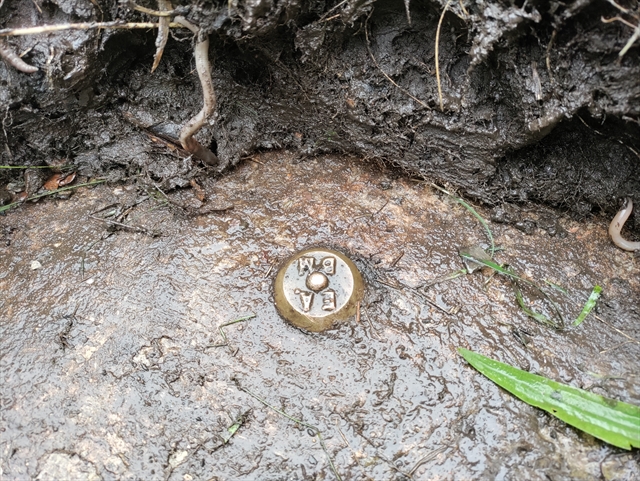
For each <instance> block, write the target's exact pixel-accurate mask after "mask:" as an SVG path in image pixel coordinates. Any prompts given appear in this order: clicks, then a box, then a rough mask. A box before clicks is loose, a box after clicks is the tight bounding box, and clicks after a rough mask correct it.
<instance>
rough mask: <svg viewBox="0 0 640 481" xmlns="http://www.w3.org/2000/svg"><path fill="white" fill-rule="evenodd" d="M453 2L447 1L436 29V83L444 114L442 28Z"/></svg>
mask: <svg viewBox="0 0 640 481" xmlns="http://www.w3.org/2000/svg"><path fill="white" fill-rule="evenodd" d="M450 3H451V0H447V4H446V5H445V6H444V8H443V9H442V14H441V15H440V20H439V21H438V28H437V29H436V81H437V82H438V100H439V101H440V111H441V112H444V105H443V103H442V86H441V85H440V57H439V53H440V49H439V47H440V27H441V26H442V20H444V14H445V13H446V12H447V9H448V8H449V4H450Z"/></svg>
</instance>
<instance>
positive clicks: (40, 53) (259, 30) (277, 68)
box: [0, 0, 640, 234]
mask: <svg viewBox="0 0 640 481" xmlns="http://www.w3.org/2000/svg"><path fill="white" fill-rule="evenodd" d="M140 4H141V5H144V6H146V7H150V8H157V3H156V2H155V1H143V2H140ZM173 5H174V6H176V7H179V8H181V9H182V10H180V13H182V14H184V15H185V16H186V17H187V18H188V19H189V20H190V21H192V22H193V23H194V24H196V25H199V26H201V28H202V29H203V30H204V31H206V32H208V33H209V34H210V37H211V46H210V57H211V59H212V61H213V64H214V68H213V71H212V76H213V82H214V86H215V90H216V92H217V97H218V103H217V107H216V113H215V115H214V118H213V119H212V120H211V122H210V124H209V125H208V126H206V127H205V128H204V129H203V131H201V132H200V133H199V134H198V136H197V138H198V139H199V140H200V142H201V143H202V144H203V145H205V146H208V147H209V148H210V149H211V150H212V151H213V152H215V153H216V154H217V155H218V157H219V159H220V164H219V166H218V170H220V171H221V170H224V169H225V168H227V167H228V166H230V165H234V164H236V163H237V162H238V160H239V159H240V158H241V157H243V156H246V155H250V154H252V153H253V152H255V151H256V150H264V149H273V148H282V147H288V148H294V149H297V151H298V153H299V155H300V156H311V155H316V154H319V153H326V152H343V153H345V152H346V153H352V154H357V155H359V156H364V157H366V158H371V159H381V160H384V161H386V162H390V163H393V164H396V165H399V166H401V167H402V168H403V169H404V170H405V171H407V172H408V173H410V174H411V175H414V176H421V177H425V178H429V179H432V180H437V181H439V182H446V183H450V184H453V185H455V186H456V187H458V188H459V189H461V191H463V192H466V194H467V195H469V196H471V197H474V198H476V199H478V200H481V201H483V202H486V203H489V204H492V205H496V204H499V203H501V202H513V203H520V204H524V205H526V204H528V203H529V202H531V201H534V202H539V203H545V204H548V205H552V206H556V207H560V208H562V209H564V210H569V211H572V212H573V213H575V214H576V215H578V216H581V217H584V216H587V215H589V214H590V213H592V212H600V211H604V212H607V213H608V214H612V213H613V212H615V210H617V208H618V206H619V202H620V198H622V197H632V198H634V199H635V200H636V203H637V204H640V157H639V154H638V153H639V152H640V125H639V121H640V101H639V99H640V80H638V79H640V49H639V48H638V42H635V44H631V46H630V48H628V49H627V50H626V52H625V55H624V56H623V57H620V56H619V53H620V52H621V51H622V50H623V49H624V48H625V45H626V44H627V42H628V40H629V39H630V38H631V36H632V33H633V28H632V26H633V25H635V24H637V23H639V22H640V17H639V16H638V3H637V2H636V1H635V0H633V1H627V2H626V3H624V4H621V8H623V9H624V10H625V12H623V11H622V10H620V8H617V7H615V6H614V5H612V4H611V3H608V2H606V1H605V0H584V1H579V2H574V3H571V4H564V3H560V2H554V1H551V2H549V1H533V2H524V3H523V4H521V3H518V2H516V3H509V2H497V1H479V2H450V3H448V7H447V8H448V11H447V13H445V14H444V16H443V17H442V24H441V31H440V36H439V67H440V74H441V88H442V111H441V109H440V101H439V96H438V86H437V81H436V72H435V67H436V62H435V46H436V37H437V36H436V32H437V27H438V22H439V20H440V18H441V13H442V11H443V8H444V6H445V2H444V1H439V2H436V1H433V2H410V1H409V0H406V1H405V2H402V1H400V0H398V1H377V2H374V1H370V0H349V1H342V2H338V1H337V0H335V1H330V2H324V1H308V2H301V1H299V0H286V1H281V2H277V3H276V2H271V1H268V0H252V1H231V2H227V1H213V2H212V1H197V2H196V1H191V2H187V1H182V2H173ZM615 17H619V18H621V19H622V20H624V22H626V24H625V23H624V22H622V21H613V22H609V23H605V22H604V21H603V19H605V20H606V19H610V18H615ZM114 19H123V20H126V21H156V20H155V17H153V16H148V15H145V14H142V13H139V12H135V11H133V10H132V8H130V6H129V7H127V5H126V2H125V3H117V2H115V1H109V0H101V1H89V0H86V1H85V0H55V1H50V2H38V1H36V2H22V1H16V0H6V1H4V2H2V6H1V7H0V27H7V28H8V27H24V26H31V25H43V24H54V23H63V22H78V21H111V20H114ZM630 25H631V26H630ZM192 37H193V36H192V34H191V33H190V32H188V31H187V30H184V29H182V30H181V29H174V30H173V33H172V37H171V38H170V39H169V42H168V45H167V47H166V51H165V53H164V58H163V59H162V61H161V63H160V67H159V68H158V70H157V71H156V72H154V73H153V74H151V73H150V69H151V64H152V61H153V53H154V50H155V46H154V41H155V31H150V30H148V31H140V30H124V31H123V30H74V31H65V32H58V33H55V34H47V35H29V36H23V37H13V36H9V37H6V38H5V39H4V40H3V42H4V43H5V44H6V47H7V48H9V49H12V50H13V51H15V52H18V53H24V52H26V54H25V55H24V60H25V61H27V62H29V63H30V64H32V65H34V66H37V67H38V68H39V69H40V70H39V72H37V73H33V74H26V73H21V72H18V71H16V70H15V69H13V68H11V67H8V66H7V65H6V63H4V62H0V79H1V80H0V105H1V106H2V110H3V112H2V119H3V120H2V125H3V133H2V135H1V136H0V137H2V142H3V143H4V144H5V145H4V147H3V148H2V149H0V150H1V152H0V155H2V164H43V163H44V162H47V161H49V160H50V159H59V158H65V159H68V160H69V161H71V162H73V163H74V164H75V165H77V166H78V167H80V168H81V169H82V171H83V173H85V174H88V175H98V174H99V175H105V174H107V175H109V176H110V178H112V179H122V178H124V177H127V176H129V175H133V174H136V173H138V172H140V171H145V172H149V173H150V174H151V175H152V176H153V177H154V178H156V179H161V178H168V177H171V178H172V179H173V180H172V182H173V184H174V185H180V184H185V183H186V182H187V181H188V178H186V176H185V175H182V176H176V175H175V172H176V171H180V170H181V169H180V162H176V160H175V158H172V157H171V156H168V155H164V154H160V155H158V153H157V152H156V151H155V148H154V145H153V143H151V142H149V139H148V137H147V136H146V135H144V133H143V132H142V131H141V128H140V126H141V125H142V126H147V127H152V128H153V130H154V131H156V132H160V133H164V134H169V135H171V134H173V135H175V134H176V132H178V131H179V129H180V126H182V125H183V124H184V123H185V122H186V121H187V120H188V119H189V118H191V117H192V116H193V115H194V114H195V113H196V112H198V111H199V110H200V108H201V106H202V98H201V89H200V85H199V83H198V79H197V76H196V75H195V73H194V71H193V70H194V68H193V66H194V61H193V56H192V51H193V42H192ZM3 175H4V177H5V179H6V176H7V175H8V174H6V173H5V174H3ZM629 227H630V228H631V229H633V230H635V232H636V234H637V232H638V230H639V229H640V214H638V213H637V212H636V213H634V215H633V216H632V219H631V220H630V221H629Z"/></svg>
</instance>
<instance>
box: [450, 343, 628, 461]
mask: <svg viewBox="0 0 640 481" xmlns="http://www.w3.org/2000/svg"><path fill="white" fill-rule="evenodd" d="M458 352H459V353H460V355H461V356H462V357H464V358H465V359H466V360H467V362H468V363H469V364H471V365H472V366H473V367H475V368H476V369H477V370H478V371H480V373H482V374H484V375H485V376H487V377H488V378H489V379H491V380H492V381H493V382H495V383H496V384H497V385H498V386H500V387H502V388H504V389H506V390H507V391H509V392H510V393H511V394H513V395H515V396H516V397H518V398H520V399H522V400H523V401H524V402H526V403H528V404H531V405H532V406H535V407H538V408H540V409H544V410H545V411H547V412H549V413H551V414H553V415H554V416H556V417H557V418H559V419H561V420H563V421H564V422H566V423H567V424H570V425H571V426H573V427H575V428H578V429H581V430H582V431H584V432H586V433H588V434H590V435H592V436H594V437H596V438H598V439H601V440H603V441H605V442H607V443H609V444H613V445H614V446H617V447H619V448H623V449H631V448H632V447H636V448H639V447H640V407H638V406H634V405H633V404H627V403H625V402H622V401H617V400H615V399H610V398H606V397H603V396H599V395H597V394H594V393H591V392H588V391H583V390H582V389H577V388H575V387H571V386H567V385H566V384H560V383H558V382H555V381H552V380H551V379H547V378H546V377H542V376H538V375H536V374H531V373H529V372H526V371H522V370H520V369H517V368H515V367H513V366H509V365H508V364H504V363H502V362H499V361H495V360H493V359H490V358H488V357H485V356H483V355H482V354H478V353H475V352H473V351H469V350H468V349H464V348H458Z"/></svg>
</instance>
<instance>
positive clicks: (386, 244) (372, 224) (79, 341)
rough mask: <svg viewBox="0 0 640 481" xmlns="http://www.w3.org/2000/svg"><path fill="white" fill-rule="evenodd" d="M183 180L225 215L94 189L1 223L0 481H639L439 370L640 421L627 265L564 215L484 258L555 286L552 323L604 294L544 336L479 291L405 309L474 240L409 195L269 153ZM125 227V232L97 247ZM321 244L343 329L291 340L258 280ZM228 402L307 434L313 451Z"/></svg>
mask: <svg viewBox="0 0 640 481" xmlns="http://www.w3.org/2000/svg"><path fill="white" fill-rule="evenodd" d="M318 178H322V179H323V182H317V181H315V180H316V179H318ZM199 182H200V183H201V187H202V190H203V191H204V192H205V193H206V194H207V196H208V197H209V199H210V200H209V202H210V203H211V205H218V206H229V205H232V206H233V207H234V208H233V209H232V210H228V211H226V212H222V213H219V214H212V215H207V216H198V217H186V216H185V215H184V213H183V212H182V211H181V210H180V209H177V208H176V207H175V205H174V204H168V203H167V202H166V198H164V197H163V196H161V195H157V192H156V195H153V193H154V191H153V190H152V189H150V190H148V191H142V190H138V189H137V188H136V186H135V185H125V186H118V187H115V188H114V187H113V186H105V185H102V186H98V187H97V188H93V189H80V190H79V191H78V192H77V193H76V194H75V195H74V196H73V197H72V198H71V199H69V200H49V201H47V202H40V203H37V204H33V203H27V204H25V205H24V206H22V207H21V209H16V210H13V211H10V212H9V213H8V214H7V215H6V216H3V217H0V241H1V243H0V290H1V292H2V296H0V320H1V322H0V352H2V357H1V358H0V404H1V408H2V428H1V433H0V434H1V440H2V451H1V452H0V475H1V476H2V478H3V479H16V480H23V479H41V480H52V479H83V480H85V479H96V480H97V479H102V480H105V481H106V480H122V479H149V480H176V481H177V480H192V479H203V480H216V479H219V480H229V479H246V480H273V481H275V480H283V479H288V480H291V479H295V480H321V479H326V480H329V479H338V478H337V477H336V475H335V473H334V472H333V470H332V469H331V466H330V464H329V460H330V459H331V461H332V462H333V464H334V466H335V472H337V473H338V475H339V476H340V477H341V478H342V479H343V480H372V479H373V480H380V481H383V480H384V481H387V480H397V481H401V480H402V481H406V480H408V479H413V480H415V481H422V480H425V481H426V480H433V479H442V480H462V479H504V480H516V479H528V480H540V481H542V480H548V479H553V480H558V481H561V480H593V479H604V480H607V481H613V480H620V481H622V480H631V479H637V478H638V476H639V475H640V467H639V461H640V460H639V459H638V451H637V450H635V451H633V452H626V451H623V450H621V449H617V448H613V447H611V446H608V445H606V444H603V443H602V442H600V441H597V440H595V439H593V438H591V437H590V436H587V435H585V434H583V433H580V432H579V431H577V430H574V429H572V428H569V427H568V426H567V425H565V424H564V423H562V422H560V421H558V420H557V419H555V418H553V417H551V416H549V415H547V414H546V413H544V412H542V411H539V410H537V409H534V408H532V407H530V406H528V405H526V404H524V403H523V402H521V401H519V400H517V399H516V398H514V397H512V396H510V395H508V394H506V393H505V392H504V391H502V390H501V389H499V388H498V387H497V386H495V385H494V384H493V383H491V382H490V381H488V380H487V379H486V378H484V377H483V376H481V375H480V374H478V373H477V372H476V371H474V370H473V369H472V368H471V367H470V366H468V365H467V364H466V362H465V361H464V360H463V359H462V358H461V357H460V356H459V355H458V354H457V353H456V348H458V347H460V346H464V347H468V348H470V349H474V350H476V351H479V352H482V353H483V354H485V355H489V356H491V357H494V358H496V359H500V360H502V361H504V362H508V363H511V364H513V365H516V366H519V367H521V368H523V369H527V370H529V371H531V372H536V373H539V374H543V375H546V376H548V377H551V378H553V379H556V380H559V381H562V382H565V383H569V384H572V385H574V386H578V387H582V388H584V389H588V390H591V391H593V392H596V393H600V394H603V395H607V396H610V397H613V398H616V399H620V400H624V401H627V402H631V403H634V404H640V391H639V386H640V382H639V381H640V380H639V379H638V372H639V370H638V359H639V358H640V344H639V343H638V341H637V339H638V338H640V312H639V310H638V309H639V306H638V303H637V299H638V298H640V265H639V263H638V262H639V260H638V258H637V257H634V256H633V254H631V253H625V252H622V251H620V250H618V249H616V248H615V247H613V246H612V245H611V244H610V242H609V239H608V237H607V232H606V227H605V224H606V222H605V221H604V220H603V219H601V218H596V219H595V220H596V221H597V222H593V223H589V222H582V223H578V222H576V221H575V220H573V219H571V218H569V217H563V218H561V219H559V220H558V222H557V229H556V235H554V236H550V235H549V234H548V233H547V232H546V231H543V230H541V229H533V230H532V232H531V233H530V234H525V233H524V232H522V231H520V230H518V229H516V228H514V227H512V226H509V225H505V224H494V223H492V222H490V227H491V229H492V230H493V233H494V235H495V238H496V242H497V245H499V246H501V247H502V250H501V251H500V252H499V253H497V254H496V260H497V261H499V262H501V263H502V262H507V263H509V264H510V265H511V266H512V267H513V268H514V269H515V270H516V271H517V272H520V273H521V274H523V275H524V276H526V277H528V278H530V279H532V280H535V281H537V282H543V280H545V279H546V280H548V281H550V282H554V283H556V284H558V285H562V286H563V287H564V288H566V289H567V290H568V295H566V296H565V295H561V294H560V293H557V292H556V294H553V296H554V299H555V300H556V301H557V302H558V305H559V308H560V310H561V312H562V313H563V314H564V315H565V317H566V318H567V319H573V318H575V316H576V315H577V313H578V312H579V311H580V309H581V307H582V305H583V304H584V302H585V301H586V299H587V298H588V296H589V293H590V292H591V288H592V287H593V285H594V284H596V283H597V284H600V285H601V286H602V287H603V297H602V298H601V300H600V302H599V303H598V306H597V309H596V311H595V312H594V313H592V314H590V315H589V317H588V318H587V320H586V321H585V322H584V323H583V324H582V325H581V326H579V328H571V329H568V330H565V331H556V330H553V329H550V328H548V327H545V326H542V325H540V324H537V323H536V322H534V321H532V320H531V319H530V318H528V317H527V316H526V315H525V314H524V313H523V312H522V311H521V310H520V309H519V308H518V306H517V303H516V301H515V298H514V294H513V290H512V287H511V285H510V283H509V282H508V280H506V279H502V278H500V277H499V276H493V277H491V276H490V273H483V272H475V273H474V274H472V275H469V276H464V277H459V278H457V279H453V280H450V281H446V282H440V283H437V284H434V285H432V286H431V287H429V288H427V289H424V288H423V286H425V285H426V284H428V283H429V281H432V280H434V279H437V278H443V277H445V276H447V275H448V274H450V273H451V272H453V271H456V270H458V269H460V268H461V267H462V263H461V260H460V257H459V255H458V249H459V248H460V247H462V246H468V245H473V244H477V243H484V242H485V241H486V239H485V233H484V231H483V229H482V227H481V226H480V225H479V223H478V222H477V220H476V219H475V218H473V217H472V216H471V215H470V214H469V212H468V211H467V210H465V209H464V208H463V207H461V206H460V205H459V204H457V203H456V202H454V201H453V200H452V199H451V198H449V197H447V196H444V195H442V194H441V193H439V192H437V191H435V190H433V189H432V188H431V187H429V186H428V185H426V184H425V183H419V182H414V181H411V180H408V179H406V178H404V177H398V176H397V175H396V173H394V172H389V171H385V170H379V169H376V168H375V167H374V166H373V165H372V164H371V163H368V162H365V161H362V160H357V159H345V158H338V157H333V156H331V157H320V158H317V159H312V160H308V161H305V162H298V160H297V154H295V153H287V152H279V153H269V154H266V155H262V156H258V157H256V158H255V159H254V160H253V161H244V162H242V163H241V164H240V165H239V166H237V167H236V168H235V169H233V170H232V171H231V172H229V173H228V174H227V175H226V176H225V177H223V178H222V179H220V180H218V181H214V180H213V179H212V178H211V177H205V176H203V178H202V179H199ZM169 196H170V199H171V200H172V201H174V202H180V203H183V204H186V203H194V205H195V204H197V203H198V201H197V200H196V199H195V198H194V196H193V191H191V190H183V191H180V192H178V193H173V194H169ZM105 208H106V209H105ZM96 211H99V212H98V213H96V214H93V217H91V216H90V215H92V213H94V212H96ZM122 213H126V215H124V216H123V217H121V218H120V221H121V223H124V224H127V225H129V226H130V227H132V228H137V229H139V230H138V231H133V230H131V229H130V230H128V231H127V230H117V231H114V230H112V229H109V221H110V220H113V219H116V218H119V217H118V216H120V215H121V214H122ZM480 213H481V214H482V215H483V216H484V217H487V218H488V217H489V215H490V213H489V211H488V210H487V209H482V208H481V209H480ZM548 214H549V215H550V216H551V217H552V218H554V219H555V213H554V212H549V213H548ZM100 218H102V220H100ZM145 232H146V233H145ZM150 233H152V234H154V235H147V234H150ZM156 234H158V235H156ZM318 244H319V245H323V244H325V245H326V244H328V245H332V246H334V247H335V248H338V249H340V250H342V251H343V252H345V253H347V254H348V255H349V256H350V257H351V258H352V259H353V260H354V261H355V263H356V264H357V265H358V267H359V268H360V270H361V271H362V273H363V275H364V278H365V281H366V284H367V292H366V295H365V298H364V301H363V303H362V309H361V316H360V319H359V322H358V320H356V319H355V318H352V319H350V320H348V321H346V322H344V323H342V324H341V325H340V326H339V327H338V328H337V329H334V330H331V331H327V332H324V333H321V334H309V333H306V332H302V331H300V330H297V329H296V328H294V327H292V326H290V325H289V324H287V323H286V322H285V321H283V320H282V319H281V318H280V317H279V316H278V314H277V311H276V308H275V306H274V303H273V295H272V283H273V280H274V278H275V275H276V271H277V266H278V265H279V263H280V262H281V261H283V260H284V259H286V258H287V257H288V256H290V255H291V254H292V253H294V252H295V251H296V250H299V249H302V248H305V247H308V246H310V245H318ZM532 302H534V306H535V308H536V309H539V310H541V311H542V312H546V311H545V306H544V305H543V304H540V300H535V299H532ZM250 314H255V317H254V318H251V319H247V320H246V321H243V322H239V323H236V324H233V325H229V326H226V327H223V328H222V329H223V330H224V331H223V332H224V333H225V335H226V339H227V340H228V345H227V346H219V344H221V343H223V338H222V336H221V333H220V329H221V326H223V325H224V324H225V323H228V322H230V321H233V320H235V319H239V318H243V317H246V316H248V315H250ZM596 316H597V317H596ZM630 338H632V339H635V341H632V340H631V339H630ZM247 391H249V392H251V393H252V394H255V395H257V396H259V397H260V398H261V399H263V400H265V401H266V402H268V403H269V404H270V405H271V406H273V407H275V408H277V409H278V410H281V411H283V412H286V413H287V414H288V415H290V416H293V417H294V418H296V419H300V420H302V421H304V422H305V423H307V424H309V425H311V426H314V427H317V428H318V429H319V431H320V432H321V433H322V436H323V439H324V443H325V446H326V452H325V451H324V450H323V449H322V446H321V445H320V442H319V439H318V437H317V436H315V433H314V432H313V431H312V430H310V429H308V428H307V427H300V426H299V425H296V424H295V423H293V422H291V421H290V420H289V419H287V418H286V417H284V416H283V415H281V414H279V413H278V412H276V411H274V410H273V409H271V408H268V407H267V406H265V405H264V404H262V403H261V402H259V401H258V400H256V399H255V398H254V397H252V396H251V395H250V394H249V393H248V392H247ZM233 426H236V427H237V426H239V429H238V430H237V432H235V434H234V435H233V436H231V433H230V431H229V429H230V428H232V427H233ZM226 441H228V442H226Z"/></svg>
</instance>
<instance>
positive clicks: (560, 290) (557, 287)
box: [544, 279, 569, 296]
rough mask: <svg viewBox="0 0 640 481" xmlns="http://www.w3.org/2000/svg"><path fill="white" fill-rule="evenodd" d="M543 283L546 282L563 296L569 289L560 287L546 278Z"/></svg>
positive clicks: (566, 294)
mask: <svg viewBox="0 0 640 481" xmlns="http://www.w3.org/2000/svg"><path fill="white" fill-rule="evenodd" d="M544 282H545V284H547V285H548V286H550V287H551V288H553V289H555V290H556V291H558V292H562V293H563V294H564V295H565V296H568V295H569V291H567V290H566V289H565V288H564V287H562V286H561V285H558V284H556V283H554V282H551V281H548V280H547V279H545V280H544Z"/></svg>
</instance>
